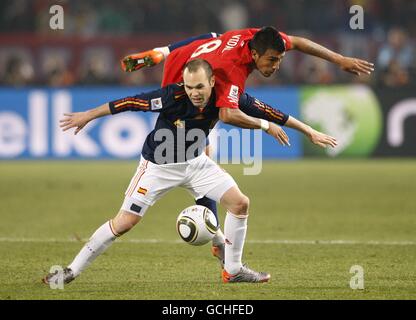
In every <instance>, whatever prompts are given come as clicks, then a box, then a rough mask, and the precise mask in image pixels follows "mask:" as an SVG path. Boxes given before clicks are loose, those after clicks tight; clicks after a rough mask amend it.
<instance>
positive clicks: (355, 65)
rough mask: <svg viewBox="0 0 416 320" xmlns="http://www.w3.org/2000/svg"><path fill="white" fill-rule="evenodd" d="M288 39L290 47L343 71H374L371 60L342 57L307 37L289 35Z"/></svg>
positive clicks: (358, 73) (357, 72)
mask: <svg viewBox="0 0 416 320" xmlns="http://www.w3.org/2000/svg"><path fill="white" fill-rule="evenodd" d="M289 39H290V41H291V43H292V49H295V50H298V51H301V52H303V53H306V54H310V55H312V56H315V57H319V58H322V59H325V60H327V61H330V62H332V63H335V64H337V65H338V66H339V67H340V68H341V69H342V70H344V71H347V72H350V73H354V74H356V75H358V76H359V75H360V74H361V73H365V74H371V72H372V71H374V64H373V63H371V62H368V61H365V60H362V59H358V58H352V57H344V56H343V55H341V54H339V53H336V52H333V51H331V50H329V49H328V48H325V47H324V46H321V45H320V44H317V43H315V42H313V41H311V40H309V39H305V38H301V37H295V36H289Z"/></svg>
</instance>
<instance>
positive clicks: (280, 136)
mask: <svg viewBox="0 0 416 320" xmlns="http://www.w3.org/2000/svg"><path fill="white" fill-rule="evenodd" d="M219 118H220V120H221V121H222V122H224V123H228V124H231V125H234V126H236V127H240V128H244V129H263V130H264V131H266V132H267V133H268V134H270V135H271V136H273V137H274V138H275V139H276V140H277V141H278V142H279V143H280V144H281V145H284V146H285V145H287V146H290V144H289V137H288V136H287V134H286V132H285V131H284V130H283V129H282V128H281V127H279V126H278V125H276V124H274V123H273V122H269V121H267V120H264V119H259V118H254V117H251V116H249V115H247V114H245V113H244V112H242V111H241V110H240V109H238V108H225V107H224V108H220V112H219Z"/></svg>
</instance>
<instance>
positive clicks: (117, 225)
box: [43, 204, 148, 284]
mask: <svg viewBox="0 0 416 320" xmlns="http://www.w3.org/2000/svg"><path fill="white" fill-rule="evenodd" d="M141 207H142V210H141V215H138V214H135V213H132V212H128V211H125V210H120V211H119V212H118V214H117V215H116V216H115V217H114V218H113V219H111V220H109V221H106V222H105V223H104V224H103V225H101V226H100V227H99V228H98V229H97V230H96V231H95V232H94V233H93V234H92V236H91V237H90V238H89V240H88V242H87V243H86V244H85V245H84V246H83V247H82V248H81V250H80V251H79V253H78V254H77V255H76V256H75V258H74V260H73V261H72V262H71V263H70V264H69V265H68V267H66V268H65V269H64V270H63V275H60V274H59V273H58V272H54V273H49V274H48V275H47V276H46V277H45V278H43V282H44V283H46V284H49V283H55V282H57V281H58V279H59V278H60V277H62V278H61V279H62V280H63V282H64V283H69V282H71V281H72V280H74V279H75V278H76V277H77V276H79V274H80V273H81V272H82V271H84V270H85V269H86V268H87V267H88V266H89V265H90V264H91V263H92V262H93V261H94V260H95V259H96V258H97V257H98V256H99V255H101V254H102V253H103V252H104V251H106V250H107V249H108V248H109V247H110V246H111V244H112V243H113V242H114V240H116V239H117V238H118V237H120V236H121V235H122V234H124V233H126V232H128V231H129V230H130V229H131V228H133V227H134V226H135V225H136V224H137V223H138V222H139V221H140V219H141V217H142V216H143V214H144V213H145V212H146V210H147V208H148V206H147V205H145V204H141Z"/></svg>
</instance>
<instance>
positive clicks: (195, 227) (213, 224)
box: [176, 205, 219, 246]
mask: <svg viewBox="0 0 416 320" xmlns="http://www.w3.org/2000/svg"><path fill="white" fill-rule="evenodd" d="M218 228H219V225H218V220H217V218H216V217H215V215H214V214H213V213H212V211H211V210H209V209H208V208H206V207H204V206H199V205H194V206H190V207H188V208H186V209H184V210H183V211H182V212H181V213H180V214H179V216H178V219H177V220H176V230H177V231H178V234H179V236H180V237H181V238H182V240H183V241H185V242H186V243H189V244H191V245H193V246H202V245H203V244H206V243H208V242H209V241H211V240H212V238H213V237H214V235H215V233H216V232H217V230H218Z"/></svg>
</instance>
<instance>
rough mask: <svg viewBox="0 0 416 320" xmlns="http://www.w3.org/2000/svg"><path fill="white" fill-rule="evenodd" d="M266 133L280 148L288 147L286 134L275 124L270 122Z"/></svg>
mask: <svg viewBox="0 0 416 320" xmlns="http://www.w3.org/2000/svg"><path fill="white" fill-rule="evenodd" d="M267 133H268V134H270V135H271V136H273V137H275V138H276V140H277V141H279V143H280V144H281V145H282V146H290V143H289V137H288V136H287V134H286V132H285V131H284V130H283V129H282V127H280V126H278V125H277V124H275V123H273V122H270V126H269V129H268V130H267Z"/></svg>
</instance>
